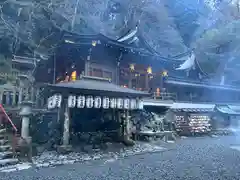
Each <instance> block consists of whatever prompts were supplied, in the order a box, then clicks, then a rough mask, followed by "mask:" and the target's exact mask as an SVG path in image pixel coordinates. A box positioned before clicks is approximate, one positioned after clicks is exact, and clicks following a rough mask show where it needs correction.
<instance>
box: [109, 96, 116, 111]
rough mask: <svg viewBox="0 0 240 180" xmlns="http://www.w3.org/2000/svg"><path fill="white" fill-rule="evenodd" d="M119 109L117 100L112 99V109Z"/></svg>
mask: <svg viewBox="0 0 240 180" xmlns="http://www.w3.org/2000/svg"><path fill="white" fill-rule="evenodd" d="M116 107H117V100H116V98H111V99H110V108H112V109H115V108H116Z"/></svg>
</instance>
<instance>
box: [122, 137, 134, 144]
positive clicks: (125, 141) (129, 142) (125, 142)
mask: <svg viewBox="0 0 240 180" xmlns="http://www.w3.org/2000/svg"><path fill="white" fill-rule="evenodd" d="M123 144H124V145H126V146H134V145H135V141H133V140H132V139H130V138H129V137H127V136H125V137H124V138H123Z"/></svg>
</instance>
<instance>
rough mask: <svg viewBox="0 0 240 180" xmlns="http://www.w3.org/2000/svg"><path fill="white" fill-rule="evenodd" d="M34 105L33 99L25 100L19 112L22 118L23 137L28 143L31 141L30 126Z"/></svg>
mask: <svg viewBox="0 0 240 180" xmlns="http://www.w3.org/2000/svg"><path fill="white" fill-rule="evenodd" d="M32 106H33V103H32V102H31V101H23V102H22V103H21V110H20V113H19V115H20V116H21V119H22V127H21V137H22V138H23V139H25V140H26V141H27V142H28V143H30V141H31V138H30V134H29V128H30V117H31V116H32Z"/></svg>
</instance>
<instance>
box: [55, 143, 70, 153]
mask: <svg viewBox="0 0 240 180" xmlns="http://www.w3.org/2000/svg"><path fill="white" fill-rule="evenodd" d="M57 152H58V153H60V154H67V153H70V152H72V146H71V145H61V146H58V147H57Z"/></svg>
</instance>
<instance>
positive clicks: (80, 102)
mask: <svg viewBox="0 0 240 180" xmlns="http://www.w3.org/2000/svg"><path fill="white" fill-rule="evenodd" d="M61 104H62V96H61V95H59V94H56V95H53V96H51V97H50V98H48V109H54V108H60V107H61ZM67 105H68V107H69V108H75V107H77V108H85V107H86V108H103V109H109V108H111V109H142V108H143V103H142V101H141V100H139V99H129V98H109V97H106V96H105V97H100V96H95V97H94V96H75V95H69V96H68V100H67Z"/></svg>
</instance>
